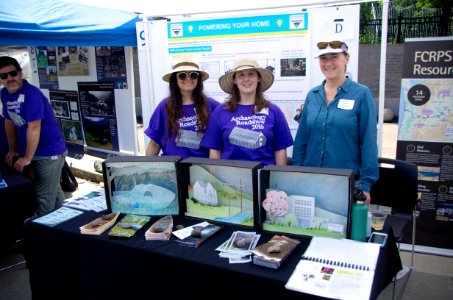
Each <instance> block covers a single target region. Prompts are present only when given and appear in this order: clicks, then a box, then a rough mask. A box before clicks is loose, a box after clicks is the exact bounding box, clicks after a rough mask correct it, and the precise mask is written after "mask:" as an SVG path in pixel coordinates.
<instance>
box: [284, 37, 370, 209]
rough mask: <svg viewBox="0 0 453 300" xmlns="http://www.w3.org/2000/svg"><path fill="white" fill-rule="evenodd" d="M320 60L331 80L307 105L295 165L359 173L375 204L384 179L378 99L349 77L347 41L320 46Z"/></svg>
mask: <svg viewBox="0 0 453 300" xmlns="http://www.w3.org/2000/svg"><path fill="white" fill-rule="evenodd" d="M316 57H317V58H318V59H319V65H320V68H321V71H322V73H323V74H324V76H325V80H324V81H323V82H322V83H321V85H319V86H317V87H315V88H313V89H312V90H311V91H310V92H309V93H308V95H307V98H306V99H305V104H304V108H303V111H302V117H301V119H300V124H299V128H298V130H297V134H296V138H295V140H294V148H293V158H292V163H293V165H299V166H308V167H322V168H341V169H352V170H354V175H355V177H356V180H358V181H357V182H356V183H357V185H358V188H359V189H361V190H363V191H364V194H365V195H366V197H367V198H366V203H367V204H369V203H370V200H371V198H370V189H371V186H372V184H373V183H374V182H376V180H377V179H378V176H379V175H378V174H379V170H378V152H377V136H376V130H377V129H376V120H377V119H376V109H375V106H374V101H373V96H372V95H371V92H370V90H369V89H368V88H367V87H366V86H364V85H362V84H359V83H357V82H354V81H352V80H351V79H350V78H348V77H347V76H346V66H347V64H348V63H349V53H348V47H347V45H346V43H345V42H344V41H343V40H341V39H340V40H338V39H335V40H328V41H327V42H319V43H318V53H317V56H316Z"/></svg>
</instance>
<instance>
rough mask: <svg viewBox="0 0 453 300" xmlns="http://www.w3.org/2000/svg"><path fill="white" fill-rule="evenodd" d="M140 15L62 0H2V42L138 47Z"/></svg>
mask: <svg viewBox="0 0 453 300" xmlns="http://www.w3.org/2000/svg"><path fill="white" fill-rule="evenodd" d="M139 21H140V19H139V18H138V16H137V14H135V13H131V12H126V11H119V10H113V9H106V8H99V7H93V6H87V5H81V4H76V3H70V2H64V1H60V0H21V1H1V3H0V45H20V46H136V45H137V38H136V33H135V32H136V29H135V23H136V22H139Z"/></svg>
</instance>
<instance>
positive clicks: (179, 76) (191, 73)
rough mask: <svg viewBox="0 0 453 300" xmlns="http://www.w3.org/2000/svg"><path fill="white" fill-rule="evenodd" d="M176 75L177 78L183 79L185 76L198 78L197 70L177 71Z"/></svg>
mask: <svg viewBox="0 0 453 300" xmlns="http://www.w3.org/2000/svg"><path fill="white" fill-rule="evenodd" d="M176 76H178V78H179V80H185V79H186V78H188V77H189V78H190V79H198V76H200V73H198V72H179V73H177V74H176Z"/></svg>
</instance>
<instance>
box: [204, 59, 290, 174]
mask: <svg viewBox="0 0 453 300" xmlns="http://www.w3.org/2000/svg"><path fill="white" fill-rule="evenodd" d="M273 82H274V74H273V73H272V72H271V71H269V70H267V69H263V68H261V67H260V66H259V65H258V63H257V62H256V61H255V60H254V59H250V58H244V59H240V60H238V61H236V62H235V63H234V65H233V70H232V72H230V73H227V74H225V75H223V76H221V77H220V79H219V84H220V87H221V88H222V90H223V91H224V92H226V93H228V94H229V95H230V96H229V97H228V99H227V100H226V102H225V103H224V104H222V105H219V106H218V107H217V108H216V110H215V111H214V112H213V113H212V117H211V120H210V122H209V126H208V128H207V129H206V132H205V135H204V137H203V140H202V142H201V145H202V146H204V147H206V148H209V149H210V152H209V157H210V158H223V159H237V160H249V161H258V162H261V163H263V164H264V165H268V164H277V165H286V163H287V158H286V148H287V147H289V146H291V145H292V144H293V138H292V136H291V131H290V129H289V126H288V122H287V121H286V119H285V116H284V115H283V112H282V111H281V110H280V108H279V107H278V106H277V105H275V104H272V103H271V102H269V101H268V100H266V99H265V98H264V94H263V92H264V91H266V90H267V89H268V88H270V87H271V85H272V83H273Z"/></svg>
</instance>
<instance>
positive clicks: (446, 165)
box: [396, 38, 453, 249]
mask: <svg viewBox="0 0 453 300" xmlns="http://www.w3.org/2000/svg"><path fill="white" fill-rule="evenodd" d="M452 120H453V38H435V39H434V38H429V39H408V40H406V43H405V45H404V63H403V77H402V82H401V98H400V111H399V122H398V141H397V151H396V152H397V153H396V158H397V159H400V160H405V161H408V162H411V163H414V164H416V165H417V166H418V182H419V183H418V190H419V193H420V195H421V197H420V199H421V201H420V203H419V205H418V206H417V212H418V219H417V235H416V244H418V245H425V246H432V247H439V248H450V249H453V121H452Z"/></svg>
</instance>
